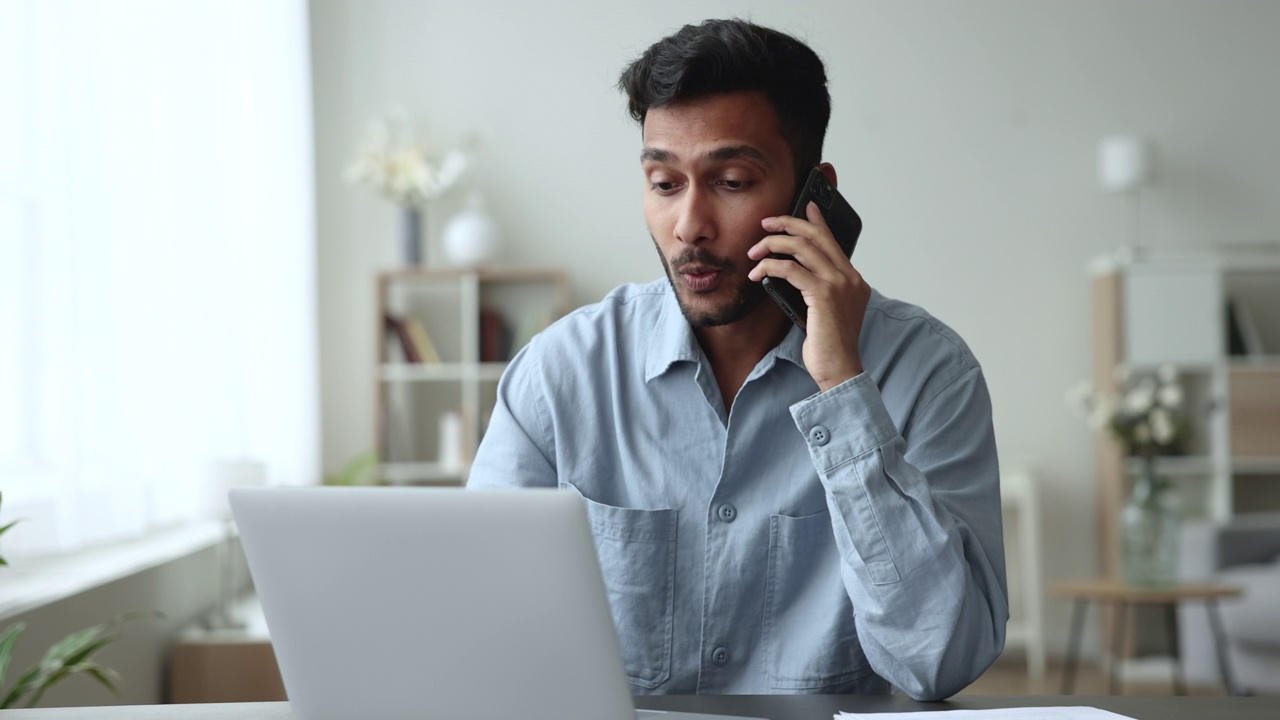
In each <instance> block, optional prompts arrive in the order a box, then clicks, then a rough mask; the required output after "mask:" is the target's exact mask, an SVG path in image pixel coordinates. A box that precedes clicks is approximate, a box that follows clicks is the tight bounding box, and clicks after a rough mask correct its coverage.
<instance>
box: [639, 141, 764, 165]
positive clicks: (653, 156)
mask: <svg viewBox="0 0 1280 720" xmlns="http://www.w3.org/2000/svg"><path fill="white" fill-rule="evenodd" d="M707 158H708V159H710V160H715V161H717V162H725V161H727V160H738V159H744V158H745V159H748V160H755V161H756V162H760V163H764V164H768V163H769V160H768V159H767V158H765V156H764V153H762V152H760V151H759V150H757V149H755V148H753V147H751V146H750V145H730V146H728V147H722V148H716V149H715V150H712V151H711V152H709V153H707ZM679 159H680V158H679V157H678V156H677V155H676V154H675V153H673V152H671V151H670V150H663V149H661V148H654V147H647V148H644V149H643V150H641V151H640V162H658V163H673V162H678V161H679Z"/></svg>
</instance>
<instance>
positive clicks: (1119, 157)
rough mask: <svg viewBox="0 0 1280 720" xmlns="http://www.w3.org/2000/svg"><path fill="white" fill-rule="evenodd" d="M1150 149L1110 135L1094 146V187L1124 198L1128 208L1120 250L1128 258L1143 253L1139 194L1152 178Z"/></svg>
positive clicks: (1140, 142)
mask: <svg viewBox="0 0 1280 720" xmlns="http://www.w3.org/2000/svg"><path fill="white" fill-rule="evenodd" d="M1152 156H1153V153H1152V152H1151V148H1150V146H1149V145H1148V144H1147V143H1146V142H1144V141H1143V140H1142V139H1141V138H1138V137H1134V136H1132V135H1112V136H1110V137H1105V138H1103V139H1102V140H1100V141H1099V142H1098V185H1100V186H1101V187H1102V189H1103V190H1105V191H1107V192H1109V193H1114V194H1120V195H1124V196H1125V197H1126V200H1127V202H1126V205H1127V207H1128V208H1129V223H1128V224H1129V231H1128V233H1127V235H1126V237H1125V238H1124V240H1123V243H1122V245H1121V250H1122V252H1123V253H1124V254H1126V255H1128V256H1129V257H1135V256H1137V255H1139V254H1141V253H1142V252H1143V246H1142V227H1141V223H1140V219H1141V218H1140V210H1141V208H1140V204H1139V199H1140V198H1139V192H1140V191H1141V190H1142V188H1143V186H1144V185H1148V184H1150V182H1151V178H1152Z"/></svg>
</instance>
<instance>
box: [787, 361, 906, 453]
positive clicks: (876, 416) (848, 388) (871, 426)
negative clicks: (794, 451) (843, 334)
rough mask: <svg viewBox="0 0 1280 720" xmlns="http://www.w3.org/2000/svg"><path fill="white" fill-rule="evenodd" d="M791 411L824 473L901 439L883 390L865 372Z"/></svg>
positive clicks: (793, 407) (797, 405) (798, 404)
mask: <svg viewBox="0 0 1280 720" xmlns="http://www.w3.org/2000/svg"><path fill="white" fill-rule="evenodd" d="M790 409H791V418H792V420H794V421H795V423H796V428H798V429H799V430H800V434H802V435H803V436H804V438H805V442H806V443H808V445H809V454H810V455H811V456H812V457H813V463H814V467H816V468H818V469H820V470H827V469H830V468H832V467H835V466H836V465H839V464H841V463H844V462H847V461H849V460H852V459H853V458H856V457H858V456H859V455H861V454H863V453H865V452H867V451H869V450H874V449H875V448H878V447H880V446H881V445H883V444H885V443H887V442H889V441H890V440H892V439H893V438H895V437H897V435H898V428H897V427H896V426H895V425H894V424H893V418H891V417H889V411H888V410H887V409H885V406H884V399H883V398H882V397H880V388H878V387H876V384H875V382H873V381H872V379H871V376H870V375H868V374H867V373H865V372H864V373H862V374H861V375H858V376H856V377H854V378H851V379H849V380H846V381H844V382H842V383H840V384H839V385H837V386H835V387H833V388H831V389H830V390H828V391H826V392H823V393H817V394H816V395H810V396H809V397H807V398H805V399H804V400H801V401H800V402H798V403H796V404H794V405H792V406H791V408H790Z"/></svg>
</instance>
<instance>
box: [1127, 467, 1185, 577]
mask: <svg viewBox="0 0 1280 720" xmlns="http://www.w3.org/2000/svg"><path fill="white" fill-rule="evenodd" d="M1181 528H1182V503H1181V501H1180V500H1179V498H1178V492H1177V488H1175V487H1174V486H1173V483H1172V482H1170V481H1169V480H1167V479H1165V478H1162V477H1160V476H1159V475H1158V474H1157V473H1156V467H1155V460H1154V458H1148V459H1145V460H1144V462H1143V464H1142V470H1141V471H1140V472H1139V473H1138V475H1137V477H1136V478H1135V479H1134V483H1133V492H1132V493H1130V495H1129V500H1128V502H1126V503H1125V506H1124V508H1123V509H1122V510H1121V511H1120V532H1121V542H1122V549H1123V557H1122V568H1123V571H1124V579H1125V581H1126V582H1128V583H1129V584H1130V585H1137V586H1141V587H1169V586H1171V585H1176V584H1177V582H1178V534H1179V532H1180V531H1181Z"/></svg>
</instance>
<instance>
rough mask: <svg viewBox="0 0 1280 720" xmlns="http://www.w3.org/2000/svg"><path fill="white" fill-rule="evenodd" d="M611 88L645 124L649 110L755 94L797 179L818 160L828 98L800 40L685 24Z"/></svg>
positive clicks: (741, 25)
mask: <svg viewBox="0 0 1280 720" xmlns="http://www.w3.org/2000/svg"><path fill="white" fill-rule="evenodd" d="M618 89H619V90H621V91H622V92H624V93H626V95H627V109H628V110H629V111H630V112H631V117H633V118H635V120H636V122H638V123H640V125H641V126H643V125H644V118H645V115H646V114H647V113H648V112H649V109H650V108H656V107H662V106H664V105H668V104H670V103H673V102H677V101H681V100H693V99H696V98H701V97H706V96H708V95H718V94H720V93H730V92H740V91H753V90H757V91H762V92H764V94H765V96H766V97H768V98H769V102H771V103H772V104H773V108H774V111H775V112H777V113H778V119H779V121H780V122H781V124H782V134H783V136H784V137H785V138H786V140H787V143H788V144H789V145H790V146H791V154H792V155H793V156H794V157H795V163H796V177H797V178H803V177H804V176H805V175H807V174H808V172H809V169H810V168H812V167H814V166H815V165H817V164H818V163H819V162H820V161H821V160H822V140H823V137H824V136H825V135H826V133H827V121H828V120H830V118H831V94H830V93H828V92H827V74H826V71H825V69H824V68H823V66H822V60H821V59H820V58H819V57H818V55H817V53H815V52H814V51H813V50H811V49H810V48H809V46H807V45H805V44H804V43H802V42H800V41H799V40H797V39H795V38H794V37H791V36H790V35H787V34H786V33H781V32H778V31H777V30H773V29H770V28H766V27H761V26H759V25H756V24H754V23H750V22H747V21H746V20H739V19H736V18H735V19H732V20H705V21H703V22H702V24H700V25H685V26H684V27H682V28H680V30H679V31H678V32H676V33H675V34H673V35H669V36H667V37H665V38H663V39H661V40H659V41H658V42H656V43H654V44H653V45H651V46H649V49H648V50H645V51H644V54H643V55H641V56H640V57H639V58H638V59H636V61H635V62H633V63H631V64H630V65H628V66H627V68H626V69H625V70H623V71H622V76H621V77H620V78H618Z"/></svg>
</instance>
